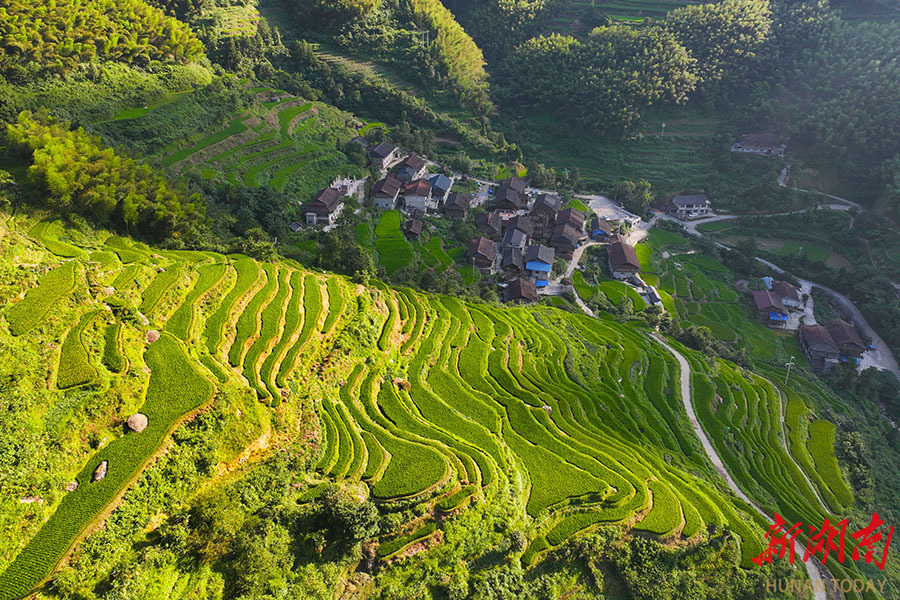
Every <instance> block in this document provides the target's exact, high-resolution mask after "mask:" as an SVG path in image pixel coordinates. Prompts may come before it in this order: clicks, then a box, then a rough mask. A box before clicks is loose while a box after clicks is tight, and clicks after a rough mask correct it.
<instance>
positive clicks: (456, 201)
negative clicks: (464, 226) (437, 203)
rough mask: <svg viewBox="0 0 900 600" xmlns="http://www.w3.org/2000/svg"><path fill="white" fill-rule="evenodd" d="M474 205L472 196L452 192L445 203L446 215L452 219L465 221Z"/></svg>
mask: <svg viewBox="0 0 900 600" xmlns="http://www.w3.org/2000/svg"><path fill="white" fill-rule="evenodd" d="M471 204H472V194H462V193H460V192H450V194H449V195H448V196H447V200H445V201H444V214H445V215H447V217H449V218H451V219H465V218H466V216H467V215H468V214H469V206H470V205H471Z"/></svg>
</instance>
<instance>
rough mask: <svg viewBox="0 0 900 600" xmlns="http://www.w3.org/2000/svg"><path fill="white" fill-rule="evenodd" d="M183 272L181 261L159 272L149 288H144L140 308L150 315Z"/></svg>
mask: <svg viewBox="0 0 900 600" xmlns="http://www.w3.org/2000/svg"><path fill="white" fill-rule="evenodd" d="M181 272H182V265H181V264H180V263H174V264H172V265H169V267H168V268H167V269H166V270H165V271H161V272H160V273H158V274H157V275H156V277H154V278H153V281H151V282H150V285H148V286H147V289H145V290H144V293H143V295H142V296H141V305H140V306H139V307H138V308H139V310H140V311H141V312H142V313H144V314H145V315H149V314H150V312H151V311H152V310H153V309H154V308H155V307H156V305H157V304H159V301H160V300H162V298H163V296H164V295H165V294H166V292H168V291H169V290H170V289H171V288H172V286H174V285H175V283H176V282H177V281H178V279H179V277H181Z"/></svg>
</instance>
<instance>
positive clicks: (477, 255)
mask: <svg viewBox="0 0 900 600" xmlns="http://www.w3.org/2000/svg"><path fill="white" fill-rule="evenodd" d="M466 260H467V262H468V263H469V264H470V265H472V266H473V267H474V268H476V269H478V270H479V271H481V272H482V273H485V274H490V273H493V272H494V270H495V268H496V263H497V243H496V242H492V241H491V240H489V239H487V238H485V237H478V238H475V239H474V240H472V241H471V242H469V247H468V248H467V249H466Z"/></svg>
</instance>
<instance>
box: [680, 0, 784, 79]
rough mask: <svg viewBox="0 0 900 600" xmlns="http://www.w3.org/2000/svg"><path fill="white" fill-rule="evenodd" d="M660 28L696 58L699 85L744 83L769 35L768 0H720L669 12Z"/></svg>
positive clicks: (769, 14) (770, 16)
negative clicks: (670, 34)
mask: <svg viewBox="0 0 900 600" xmlns="http://www.w3.org/2000/svg"><path fill="white" fill-rule="evenodd" d="M663 27H665V29H666V30H667V31H669V32H671V33H672V34H673V35H674V36H675V39H677V40H678V42H679V43H681V45H683V46H684V47H685V48H687V50H688V52H690V53H691V56H693V57H694V58H695V59H696V63H695V66H694V71H695V72H696V73H697V75H698V76H699V82H698V83H699V85H707V84H710V83H712V82H716V81H722V80H725V81H727V82H729V83H731V84H735V83H746V82H747V80H748V78H749V75H750V74H751V72H752V70H753V66H754V64H755V63H757V62H758V61H757V55H758V53H759V52H760V50H761V49H762V47H763V44H765V42H766V39H767V38H768V35H769V31H770V30H771V27H772V15H771V11H770V10H769V1H768V0H723V1H722V2H717V3H710V4H696V5H691V6H684V7H682V8H678V9H676V10H673V11H672V12H670V13H669V14H668V15H667V16H666V19H665V22H664V23H663Z"/></svg>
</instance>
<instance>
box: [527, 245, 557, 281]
mask: <svg viewBox="0 0 900 600" xmlns="http://www.w3.org/2000/svg"><path fill="white" fill-rule="evenodd" d="M554 258H556V252H555V251H554V250H553V248H550V247H548V246H544V245H542V244H535V245H533V246H528V248H527V249H526V250H525V274H526V275H527V276H528V277H530V278H532V279H534V285H535V286H537V287H545V286H546V285H547V283H548V281H549V279H550V271H551V270H552V269H553V259H554Z"/></svg>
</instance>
